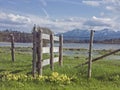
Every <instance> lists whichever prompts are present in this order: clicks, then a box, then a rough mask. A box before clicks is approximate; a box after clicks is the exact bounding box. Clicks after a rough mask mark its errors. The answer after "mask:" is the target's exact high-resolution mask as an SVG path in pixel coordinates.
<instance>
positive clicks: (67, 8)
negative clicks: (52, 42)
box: [0, 0, 120, 33]
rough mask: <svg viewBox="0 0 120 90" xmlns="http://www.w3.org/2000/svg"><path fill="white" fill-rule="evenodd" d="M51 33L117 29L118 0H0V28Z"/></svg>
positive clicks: (119, 19)
mask: <svg viewBox="0 0 120 90" xmlns="http://www.w3.org/2000/svg"><path fill="white" fill-rule="evenodd" d="M34 24H36V25H37V26H40V27H47V28H50V29H51V30H52V31H53V32H55V33H61V32H66V31H69V30H73V29H81V30H90V29H94V30H101V29H104V28H108V29H110V30H115V31H120V0H0V30H5V29H10V30H18V31H24V32H31V31H32V28H33V26H34Z"/></svg>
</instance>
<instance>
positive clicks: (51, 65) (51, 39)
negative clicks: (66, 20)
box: [50, 34, 54, 70]
mask: <svg viewBox="0 0 120 90" xmlns="http://www.w3.org/2000/svg"><path fill="white" fill-rule="evenodd" d="M53 47H54V39H53V34H50V69H51V70H54V65H53V64H54V63H53V62H54V61H53V59H54V53H53Z"/></svg>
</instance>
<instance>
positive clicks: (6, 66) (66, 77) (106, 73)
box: [0, 47, 120, 90]
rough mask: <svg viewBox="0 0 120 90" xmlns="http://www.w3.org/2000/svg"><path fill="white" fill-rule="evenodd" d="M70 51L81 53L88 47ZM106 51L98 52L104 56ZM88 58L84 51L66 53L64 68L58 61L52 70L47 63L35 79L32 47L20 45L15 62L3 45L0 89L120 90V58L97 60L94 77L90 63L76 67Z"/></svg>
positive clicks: (1, 50) (8, 49)
mask: <svg viewBox="0 0 120 90" xmlns="http://www.w3.org/2000/svg"><path fill="white" fill-rule="evenodd" d="M64 51H65V50H64ZM69 51H71V52H74V53H75V54H78V52H84V51H86V49H81V50H80V51H79V50H73V49H72V50H69ZM107 52H109V51H108V50H106V51H105V50H102V51H100V50H99V51H95V53H100V54H101V55H102V54H105V53H107ZM116 55H118V56H119V55H120V53H117V54H116ZM48 57H49V55H44V56H43V58H48ZM86 58H87V57H86V56H85V55H84V54H81V55H78V56H74V55H70V56H63V66H62V67H60V66H59V65H58V63H55V65H54V71H51V70H50V68H49V65H48V66H45V67H43V76H38V75H37V74H36V78H33V77H32V75H31V71H32V49H31V48H20V47H17V48H16V51H15V62H12V60H11V54H10V48H9V47H0V90H120V60H112V59H110V60H109V59H106V58H104V59H102V60H99V61H96V62H94V63H93V65H92V78H91V79H88V78H87V65H84V66H80V67H77V68H75V66H77V65H78V64H82V63H83V62H85V61H86ZM9 77H10V78H9ZM14 77H15V78H14Z"/></svg>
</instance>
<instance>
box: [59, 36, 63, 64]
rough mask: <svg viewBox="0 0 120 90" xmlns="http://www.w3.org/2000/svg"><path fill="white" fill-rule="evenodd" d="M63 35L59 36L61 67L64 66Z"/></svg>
mask: <svg viewBox="0 0 120 90" xmlns="http://www.w3.org/2000/svg"><path fill="white" fill-rule="evenodd" d="M62 55H63V35H60V36H59V65H60V66H62V65H63V58H62Z"/></svg>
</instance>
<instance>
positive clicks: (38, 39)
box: [32, 26, 63, 76]
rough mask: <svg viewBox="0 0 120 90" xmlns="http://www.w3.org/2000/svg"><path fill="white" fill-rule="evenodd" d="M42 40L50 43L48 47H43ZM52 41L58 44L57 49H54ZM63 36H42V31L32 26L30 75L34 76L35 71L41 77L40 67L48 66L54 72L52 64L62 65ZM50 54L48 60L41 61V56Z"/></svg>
mask: <svg viewBox="0 0 120 90" xmlns="http://www.w3.org/2000/svg"><path fill="white" fill-rule="evenodd" d="M43 39H44V40H45V39H46V40H49V41H50V46H49V47H43ZM54 41H58V42H59V47H54ZM62 48H63V36H62V35H60V36H59V37H57V36H54V34H53V33H52V34H50V35H49V34H44V33H42V29H41V28H39V27H36V26H34V28H33V61H32V65H33V66H32V74H33V76H35V73H36V71H37V72H38V75H42V67H43V66H45V65H49V64H50V69H51V70H54V62H59V65H60V66H62V65H63V59H62V52H63V49H62ZM55 52H58V53H59V55H58V57H56V58H54V53H55ZM44 53H50V58H49V59H46V60H43V57H42V56H43V54H44Z"/></svg>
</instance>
